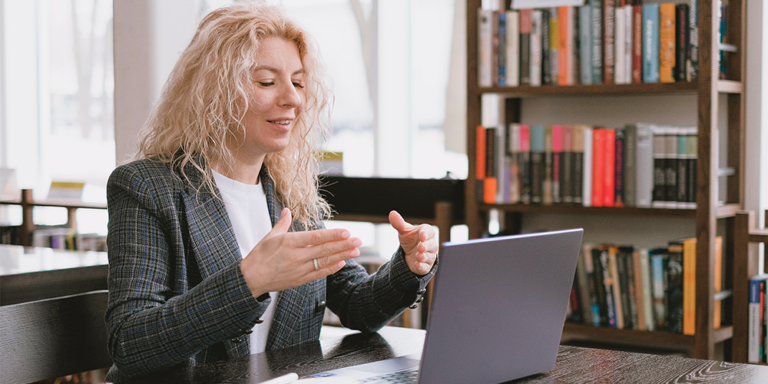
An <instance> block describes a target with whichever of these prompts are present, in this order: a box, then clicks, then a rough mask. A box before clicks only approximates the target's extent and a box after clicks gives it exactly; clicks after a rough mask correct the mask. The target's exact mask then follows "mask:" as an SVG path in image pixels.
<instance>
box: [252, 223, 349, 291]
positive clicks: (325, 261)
mask: <svg viewBox="0 0 768 384" xmlns="http://www.w3.org/2000/svg"><path fill="white" fill-rule="evenodd" d="M291 222H292V219H291V211H290V210H289V209H288V208H284V209H283V211H282V213H281V217H280V220H278V221H277V223H275V226H274V227H273V228H272V230H271V231H269V233H268V234H267V235H266V236H264V238H263V239H262V240H261V241H260V242H259V243H258V244H256V246H255V247H253V249H252V250H251V252H250V253H248V255H247V256H246V257H245V258H244V259H243V261H242V262H241V263H240V270H241V271H242V272H243V276H244V277H245V282H246V284H248V288H249V289H250V291H251V293H252V294H253V296H254V297H259V296H261V295H262V294H264V293H267V292H276V291H282V290H285V289H289V288H293V287H297V286H299V285H302V284H304V283H307V282H309V281H312V280H316V279H320V278H323V277H326V276H328V275H331V274H334V273H336V272H338V271H339V270H340V269H341V268H344V265H345V264H346V260H349V259H352V258H355V257H357V256H358V255H360V251H359V250H358V249H357V248H358V247H359V246H361V245H362V241H360V239H358V238H356V237H351V236H350V233H349V231H348V230H346V229H341V228H338V229H318V230H315V231H304V232H288V229H289V228H290V227H291ZM313 260H317V266H318V269H317V270H315V263H314V261H313Z"/></svg>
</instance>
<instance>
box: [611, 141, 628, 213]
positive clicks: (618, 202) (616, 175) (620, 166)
mask: <svg viewBox="0 0 768 384" xmlns="http://www.w3.org/2000/svg"><path fill="white" fill-rule="evenodd" d="M614 133H615V140H614V151H613V153H614V157H613V158H614V161H613V164H614V169H613V206H614V207H623V206H624V205H625V204H624V172H625V167H626V162H625V155H624V151H625V142H626V140H625V136H624V128H621V127H619V128H616V129H615V130H614Z"/></svg>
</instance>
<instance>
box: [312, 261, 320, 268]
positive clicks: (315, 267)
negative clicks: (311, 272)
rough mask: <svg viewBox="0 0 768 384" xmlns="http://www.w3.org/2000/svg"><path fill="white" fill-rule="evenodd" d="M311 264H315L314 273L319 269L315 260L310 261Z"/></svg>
mask: <svg viewBox="0 0 768 384" xmlns="http://www.w3.org/2000/svg"><path fill="white" fill-rule="evenodd" d="M312 262H313V263H315V271H317V270H319V269H320V267H319V266H318V265H317V259H312Z"/></svg>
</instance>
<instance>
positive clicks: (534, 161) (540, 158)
mask: <svg viewBox="0 0 768 384" xmlns="http://www.w3.org/2000/svg"><path fill="white" fill-rule="evenodd" d="M530 136H531V203H535V204H541V203H542V201H543V198H544V172H545V169H544V167H545V164H544V127H543V126H531V134H530Z"/></svg>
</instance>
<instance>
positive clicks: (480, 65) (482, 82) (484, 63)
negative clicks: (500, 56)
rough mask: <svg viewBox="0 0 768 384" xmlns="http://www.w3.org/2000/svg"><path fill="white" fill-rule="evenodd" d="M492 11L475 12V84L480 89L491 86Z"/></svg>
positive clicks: (481, 10) (480, 10)
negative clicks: (476, 83)
mask: <svg viewBox="0 0 768 384" xmlns="http://www.w3.org/2000/svg"><path fill="white" fill-rule="evenodd" d="M492 18H493V11H490V10H487V9H479V10H478V11H477V40H478V41H477V47H478V49H477V82H478V85H479V86H481V87H490V86H491V84H493V81H492V76H491V72H492V70H493V62H492V56H493V23H492V21H491V20H492Z"/></svg>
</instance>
